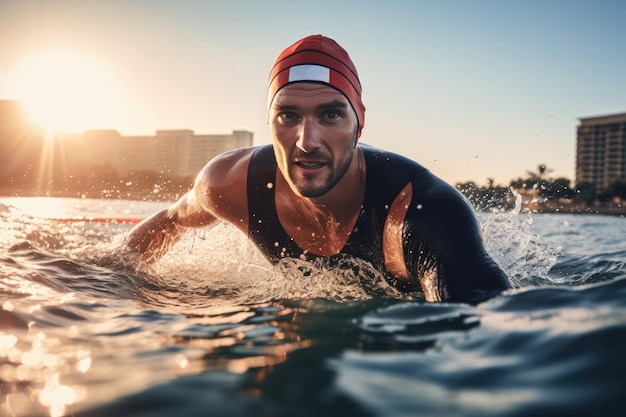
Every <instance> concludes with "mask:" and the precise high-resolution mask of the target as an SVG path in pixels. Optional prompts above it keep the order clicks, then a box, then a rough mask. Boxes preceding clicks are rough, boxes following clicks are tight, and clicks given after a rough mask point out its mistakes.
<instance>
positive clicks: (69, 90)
mask: <svg viewBox="0 0 626 417" xmlns="http://www.w3.org/2000/svg"><path fill="white" fill-rule="evenodd" d="M11 83H12V84H13V85H12V86H11V87H12V90H13V91H14V94H15V96H16V98H18V99H19V100H20V101H22V103H23V104H24V106H25V108H26V110H27V111H28V113H29V115H30V117H31V119H32V120H33V121H34V122H36V123H38V124H40V125H42V126H43V127H45V128H46V129H48V130H49V131H50V130H54V131H60V132H82V131H84V130H86V129H91V128H102V127H110V126H107V124H109V125H110V123H111V121H109V119H107V117H109V116H110V115H111V109H115V108H117V107H119V104H117V103H116V102H117V101H118V98H117V95H118V92H119V90H120V88H119V86H118V85H116V84H118V83H116V82H115V80H114V78H113V76H112V74H111V73H110V72H108V71H107V69H106V68H105V67H104V66H103V65H101V64H100V63H98V62H97V61H96V60H93V59H91V58H90V57H89V56H88V55H86V54H80V53H78V52H76V51H66V50H48V51H42V52H40V53H38V54H36V55H32V56H30V57H29V58H28V59H26V60H25V61H24V62H23V63H22V65H21V66H20V67H19V68H17V69H16V71H15V73H14V75H13V77H12V81H11Z"/></svg>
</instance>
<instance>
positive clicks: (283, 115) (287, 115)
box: [278, 111, 297, 120]
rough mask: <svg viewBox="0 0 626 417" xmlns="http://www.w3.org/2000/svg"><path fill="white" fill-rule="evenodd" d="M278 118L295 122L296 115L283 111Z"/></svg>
mask: <svg viewBox="0 0 626 417" xmlns="http://www.w3.org/2000/svg"><path fill="white" fill-rule="evenodd" d="M278 117H279V118H280V119H282V120H295V119H296V118H297V115H296V114H295V113H293V112H290V111H285V112H282V113H279V114H278Z"/></svg>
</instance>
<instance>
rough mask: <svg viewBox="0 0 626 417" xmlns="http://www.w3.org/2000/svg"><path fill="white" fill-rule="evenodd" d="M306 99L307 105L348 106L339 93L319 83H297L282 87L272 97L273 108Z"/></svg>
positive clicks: (346, 100) (345, 99) (344, 98)
mask: <svg viewBox="0 0 626 417" xmlns="http://www.w3.org/2000/svg"><path fill="white" fill-rule="evenodd" d="M304 99H306V101H307V102H308V103H307V104H313V103H315V104H323V103H326V102H327V103H334V104H335V105H341V106H348V105H349V101H348V99H347V98H346V96H344V95H343V94H342V93H341V92H339V91H337V90H336V89H334V88H332V87H329V86H328V85H325V84H321V83H310V82H299V83H293V84H289V85H286V86H284V87H283V88H281V89H280V90H278V92H277V93H276V95H275V96H274V101H273V106H283V105H290V104H298V103H299V102H300V101H302V100H304Z"/></svg>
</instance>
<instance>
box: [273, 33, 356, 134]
mask: <svg viewBox="0 0 626 417" xmlns="http://www.w3.org/2000/svg"><path fill="white" fill-rule="evenodd" d="M305 81H309V82H319V83H324V84H328V85H329V86H331V87H334V88H335V89H337V90H339V91H340V92H341V93H342V94H343V95H344V96H346V98H347V99H348V101H349V102H350V104H351V105H352V108H353V109H354V111H355V113H356V117H357V119H358V128H357V137H359V136H361V130H362V129H363V125H364V124H365V106H364V105H363V102H362V101H361V82H360V81H359V74H358V73H357V71H356V67H355V66H354V63H352V60H351V59H350V56H349V55H348V53H347V52H346V51H345V49H343V48H342V47H341V46H339V44H338V43H337V42H335V41H334V40H332V39H330V38H327V37H325V36H322V35H311V36H307V37H306V38H302V39H300V40H299V41H297V42H296V43H294V44H293V45H291V46H289V47H287V49H285V50H284V51H283V52H281V54H280V55H279V56H278V58H276V61H275V62H274V66H273V67H272V72H271V73H270V86H269V91H268V94H267V100H268V105H269V104H271V102H272V100H274V96H275V95H276V93H277V92H278V90H280V89H281V88H283V87H284V86H286V85H287V84H291V83H295V82H305Z"/></svg>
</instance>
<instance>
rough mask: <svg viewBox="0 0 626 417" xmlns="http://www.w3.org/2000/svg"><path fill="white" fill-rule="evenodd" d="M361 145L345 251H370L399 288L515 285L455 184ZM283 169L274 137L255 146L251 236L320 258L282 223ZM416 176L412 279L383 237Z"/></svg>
mask: <svg viewBox="0 0 626 417" xmlns="http://www.w3.org/2000/svg"><path fill="white" fill-rule="evenodd" d="M359 146H360V147H361V149H362V150H363V153H364V155H365V164H366V188H365V197H364V201H363V208H362V210H361V214H360V216H359V218H358V220H357V222H356V225H355V227H354V230H353V232H352V234H351V235H350V238H349V239H348V242H347V243H346V245H345V246H344V248H343V249H342V250H341V254H340V255H338V256H343V257H345V256H346V255H348V256H353V257H356V258H360V259H364V260H366V261H368V262H370V263H371V264H372V265H373V266H374V267H375V268H376V269H377V270H378V271H380V272H382V273H383V274H384V275H385V277H386V278H387V280H388V281H389V282H390V283H391V284H392V285H394V286H395V287H397V288H398V289H400V290H403V291H414V290H419V289H420V286H421V288H422V290H424V292H425V293H428V294H430V298H432V299H435V300H441V301H470V300H472V299H476V298H477V297H480V298H482V296H486V295H491V294H492V293H494V292H498V291H501V290H504V289H507V288H509V287H510V283H509V280H508V278H507V277H506V275H505V274H504V272H502V270H501V269H500V268H499V267H498V265H497V264H496V263H495V262H494V261H493V260H492V259H491V257H490V256H489V255H488V254H487V252H486V251H485V249H484V246H483V242H482V239H481V236H480V229H479V227H478V223H477V220H476V216H475V214H474V211H473V209H472V207H471V206H470V204H469V203H468V202H467V200H465V198H464V197H463V196H462V195H461V194H460V193H459V192H458V191H457V190H456V189H455V188H453V187H452V186H450V185H449V184H447V183H445V182H444V181H442V180H441V179H439V178H437V177H436V176H434V175H433V174H432V173H431V172H430V171H428V170H427V169H426V168H424V167H422V166H421V165H419V164H417V163H416V162H414V161H412V160H410V159H408V158H405V157H403V156H400V155H396V154H393V153H389V152H384V151H381V150H379V149H375V148H372V147H370V146H367V145H359ZM276 169H277V166H276V160H275V157H274V151H273V148H272V146H271V145H267V146H263V147H260V148H258V149H257V150H256V151H255V152H254V154H253V155H252V158H251V160H250V167H249V168H248V214H249V237H250V238H251V239H252V240H253V241H254V242H255V243H256V245H257V246H258V247H259V249H260V250H261V251H262V252H263V253H264V254H265V256H266V257H267V258H268V259H269V260H270V261H272V262H275V263H276V262H279V261H280V260H281V259H282V258H301V259H308V260H311V259H314V258H320V257H319V256H315V255H312V254H309V253H305V252H304V251H303V250H302V249H301V248H300V247H299V246H298V245H297V244H296V243H295V242H294V241H293V239H291V238H290V237H289V236H288V235H287V232H286V231H285V229H284V228H283V227H282V225H281V224H280V221H279V219H278V215H277V213H276V205H275V198H274V193H275V187H274V186H273V184H274V183H275V178H276ZM409 182H411V184H412V187H413V197H412V200H411V204H410V206H409V209H408V212H407V214H406V218H405V222H404V228H403V249H404V259H405V262H406V267H407V269H408V271H409V273H410V275H411V281H410V282H406V281H404V280H398V279H396V278H395V277H394V276H393V275H392V274H391V273H390V272H389V270H388V269H387V267H386V265H385V257H384V253H383V243H382V242H383V228H384V224H385V219H386V218H387V213H388V210H389V207H391V204H392V203H393V201H394V200H395V198H396V197H397V196H398V194H399V193H400V191H401V190H402V189H403V188H404V187H405V186H406V185H407V184H408V183H409ZM268 184H269V186H268ZM336 257H337V256H326V257H323V258H326V259H328V260H329V261H332V259H333V258H336Z"/></svg>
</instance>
